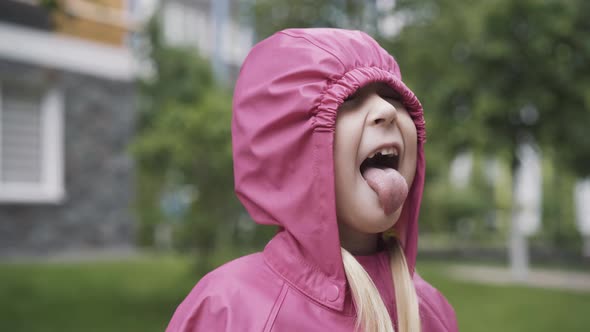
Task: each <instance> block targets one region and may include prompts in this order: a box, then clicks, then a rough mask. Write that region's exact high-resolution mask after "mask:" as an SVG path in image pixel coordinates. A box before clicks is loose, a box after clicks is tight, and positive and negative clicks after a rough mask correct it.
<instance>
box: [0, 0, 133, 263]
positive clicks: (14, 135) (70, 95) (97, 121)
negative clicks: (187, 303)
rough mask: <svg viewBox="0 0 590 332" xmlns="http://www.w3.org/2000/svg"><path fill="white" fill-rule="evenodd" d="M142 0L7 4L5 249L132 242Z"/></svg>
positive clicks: (1, 77)
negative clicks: (133, 42) (131, 146)
mask: <svg viewBox="0 0 590 332" xmlns="http://www.w3.org/2000/svg"><path fill="white" fill-rule="evenodd" d="M137 2H138V1H132V0H128V1H125V0H57V1H55V2H51V1H44V2H42V1H35V0H3V1H0V256H3V257H13V256H15V255H17V256H23V255H26V256H29V255H32V256H38V255H60V254H72V253H73V254H76V253H82V252H99V251H104V250H108V251H111V250H129V249H132V248H133V243H134V230H133V229H134V217H133V212H132V208H131V206H132V203H133V194H134V178H133V161H132V158H131V156H130V154H129V153H128V150H127V147H128V143H129V142H130V140H131V138H132V137H133V134H134V126H135V119H136V109H137V106H136V103H137V92H136V89H135V85H134V80H135V78H136V73H137V66H136V65H135V61H134V58H133V56H132V52H131V51H130V50H129V47H128V46H127V45H128V44H129V41H130V38H132V37H133V33H134V31H135V29H136V28H137V26H136V23H134V22H135V20H134V16H133V15H134V10H135V9H134V6H137ZM42 3H43V4H46V5H45V6H44V5H42ZM47 4H49V5H51V4H53V5H56V6H47Z"/></svg>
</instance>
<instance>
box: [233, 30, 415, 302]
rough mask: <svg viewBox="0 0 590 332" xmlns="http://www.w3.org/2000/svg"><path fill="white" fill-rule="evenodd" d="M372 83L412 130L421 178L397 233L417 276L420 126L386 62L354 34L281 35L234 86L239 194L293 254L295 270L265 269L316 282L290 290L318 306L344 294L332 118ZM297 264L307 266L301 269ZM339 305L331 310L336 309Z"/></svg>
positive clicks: (258, 52) (261, 49)
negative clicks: (399, 103) (390, 93)
mask: <svg viewBox="0 0 590 332" xmlns="http://www.w3.org/2000/svg"><path fill="white" fill-rule="evenodd" d="M374 81H381V82H386V83H388V84H389V85H391V87H392V88H393V89H395V90H396V91H397V92H398V93H400V95H401V96H402V98H403V102H404V104H405V105H406V107H407V108H408V110H409V111H410V114H411V115H412V116H413V118H414V122H415V124H416V127H417V129H418V138H419V139H418V158H417V160H418V162H417V172H416V176H415V180H414V183H413V185H412V186H411V189H410V193H409V195H408V199H407V200H406V204H405V206H404V211H405V213H404V214H403V222H399V223H398V224H397V228H398V234H401V236H402V242H403V246H404V249H405V253H406V257H407V260H408V263H409V265H410V266H411V270H413V269H414V265H415V261H416V248H417V242H418V212H419V209H420V201H421V198H422V190H423V185H424V168H425V166H424V150H423V143H424V135H425V132H424V117H423V113H422V106H421V105H420V103H419V102H418V99H416V96H415V95H414V94H413V93H412V92H411V91H410V90H409V89H408V88H407V87H406V86H405V85H404V84H403V83H402V81H401V73H400V70H399V67H398V65H397V63H396V62H395V60H394V59H393V58H392V57H391V55H389V54H388V53H387V52H386V51H385V50H383V49H382V48H381V47H380V46H379V45H378V44H377V43H376V42H375V41H374V40H373V39H372V38H371V37H369V36H368V35H366V34H365V33H362V32H360V31H345V30H334V29H311V30H308V29H297V30H286V31H282V32H280V33H277V34H275V35H274V36H272V37H270V38H268V39H266V40H265V41H263V42H261V43H260V44H258V45H257V46H256V47H255V48H254V49H253V50H252V51H251V52H250V54H249V56H248V58H247V59H246V61H245V63H244V65H243V67H242V70H241V72H240V77H239V79H238V82H237V85H236V90H235V94H234V115H233V126H232V133H233V149H234V172H235V180H236V181H235V185H236V192H237V194H238V197H239V198H240V200H241V201H242V203H243V204H244V206H245V207H246V209H247V210H248V212H249V213H250V215H251V216H252V218H253V219H254V220H255V221H256V222H258V223H261V224H269V225H279V226H281V227H283V228H284V229H285V231H284V232H282V234H279V236H278V237H281V238H282V239H281V244H280V245H281V246H286V248H283V249H282V250H281V251H289V252H292V253H293V261H292V262H285V257H267V259H268V260H269V261H270V262H271V264H272V265H274V266H280V267H275V269H276V270H281V271H279V272H280V273H281V274H290V273H292V272H293V271H297V276H287V275H286V276H285V277H287V278H289V279H292V278H293V277H294V278H297V277H299V276H301V275H313V278H312V279H306V280H301V281H296V282H295V283H297V284H298V287H301V288H305V289H306V291H307V292H309V293H311V294H313V295H314V297H316V298H317V299H318V300H325V299H326V298H327V297H328V294H326V292H328V291H329V290H330V289H331V287H335V288H338V290H339V293H340V294H341V295H343V294H344V290H345V287H346V278H345V275H344V270H343V266H342V258H341V256H340V241H339V239H338V226H337V222H336V199H335V191H334V188H335V187H334V160H333V145H334V128H335V123H336V112H337V109H338V107H339V106H340V104H341V103H342V102H343V100H344V99H345V98H346V97H348V96H349V95H351V94H352V93H354V92H355V91H356V90H357V89H359V88H360V87H362V86H364V85H366V84H368V83H370V82H374ZM273 242H275V241H274V240H273V241H271V243H270V244H269V246H272V245H274V243H273ZM299 260H304V261H305V262H306V263H307V264H305V265H303V266H300V264H299ZM295 266H297V268H295ZM301 269H304V273H303V274H301ZM283 270H284V272H283ZM312 271H317V272H318V273H315V274H312V273H311V272H312ZM308 272H309V273H308ZM325 286H330V287H325ZM343 300H344V296H341V297H340V298H338V299H337V300H336V301H332V302H330V306H332V307H333V308H334V309H341V306H342V301H343Z"/></svg>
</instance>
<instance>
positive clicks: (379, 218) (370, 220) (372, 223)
mask: <svg viewBox="0 0 590 332" xmlns="http://www.w3.org/2000/svg"><path fill="white" fill-rule="evenodd" d="M371 212H372V213H367V214H366V215H365V217H364V218H360V217H359V218H358V219H357V220H358V221H360V223H359V224H358V225H357V229H358V231H360V232H363V233H368V234H378V233H383V232H385V231H386V230H388V229H390V228H391V227H393V226H394V225H395V224H396V223H397V221H398V219H399V216H400V214H401V208H399V209H398V210H397V211H395V212H393V213H392V214H390V215H385V213H384V212H383V210H382V209H378V210H376V211H371ZM375 212H377V213H375Z"/></svg>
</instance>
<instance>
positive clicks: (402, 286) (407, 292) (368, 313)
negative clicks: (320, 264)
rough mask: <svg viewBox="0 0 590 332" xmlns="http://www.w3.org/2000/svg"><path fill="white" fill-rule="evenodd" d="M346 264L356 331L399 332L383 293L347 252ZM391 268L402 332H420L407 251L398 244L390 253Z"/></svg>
mask: <svg viewBox="0 0 590 332" xmlns="http://www.w3.org/2000/svg"><path fill="white" fill-rule="evenodd" d="M341 249H342V260H343V263H344V272H345V273H346V278H347V279H348V284H349V286H350V290H351V293H352V298H353V301H354V304H355V308H356V312H357V319H356V330H357V331H358V330H359V329H361V330H362V331H363V332H395V330H394V328H393V323H392V321H391V317H390V316H389V312H388V311H387V307H385V303H383V300H382V299H381V295H380V294H379V290H377V287H376V286H375V284H374V283H373V281H372V280H371V277H370V276H369V274H368V273H367V271H365V269H364V268H363V267H362V265H361V264H360V263H359V262H358V261H357V260H356V259H355V258H354V257H353V256H352V255H351V254H350V253H349V252H348V251H346V250H345V249H344V248H341ZM390 257H391V259H390V265H391V270H392V274H393V283H394V287H395V294H396V295H395V301H396V303H397V317H398V325H399V331H398V332H419V331H420V317H419V313H418V300H417V296H416V290H415V288H414V283H413V282H412V280H411V277H410V271H409V270H408V265H407V263H406V259H405V256H404V254H403V250H402V249H401V247H400V245H399V244H398V243H397V241H396V244H395V246H393V247H392V248H391V250H390Z"/></svg>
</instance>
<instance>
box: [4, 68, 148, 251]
mask: <svg viewBox="0 0 590 332" xmlns="http://www.w3.org/2000/svg"><path fill="white" fill-rule="evenodd" d="M10 80H18V81H19V82H20V83H24V84H39V82H41V83H42V84H51V85H56V86H58V87H59V88H60V90H61V91H63V96H64V110H63V115H64V123H63V128H64V129H63V130H64V187H65V194H66V196H65V199H64V200H63V201H62V202H61V203H57V204H45V203H44V204H41V203H38V204H32V203H3V202H0V256H4V257H7V256H10V257H13V256H15V255H17V256H23V255H24V256H39V255H41V256H45V255H49V256H51V255H59V254H64V253H66V254H67V253H72V252H74V253H75V252H76V251H80V252H89V251H90V252H94V251H96V252H100V251H104V250H107V251H112V250H113V249H125V250H129V249H131V248H133V246H134V216H133V211H132V204H133V198H134V196H133V195H134V190H135V189H134V176H133V174H134V172H133V169H134V168H133V159H132V156H131V155H130V153H129V143H130V141H131V139H132V137H133V134H134V127H135V121H136V117H137V114H136V110H137V92H136V89H135V86H134V84H133V83H128V82H127V83H124V82H118V81H109V80H104V79H98V78H95V77H91V76H85V75H81V74H77V73H72V72H65V71H60V70H54V69H45V68H42V67H38V66H33V65H29V64H21V63H16V62H8V61H4V60H0V82H3V81H5V82H6V81H10ZM0 190H1V189H0Z"/></svg>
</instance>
